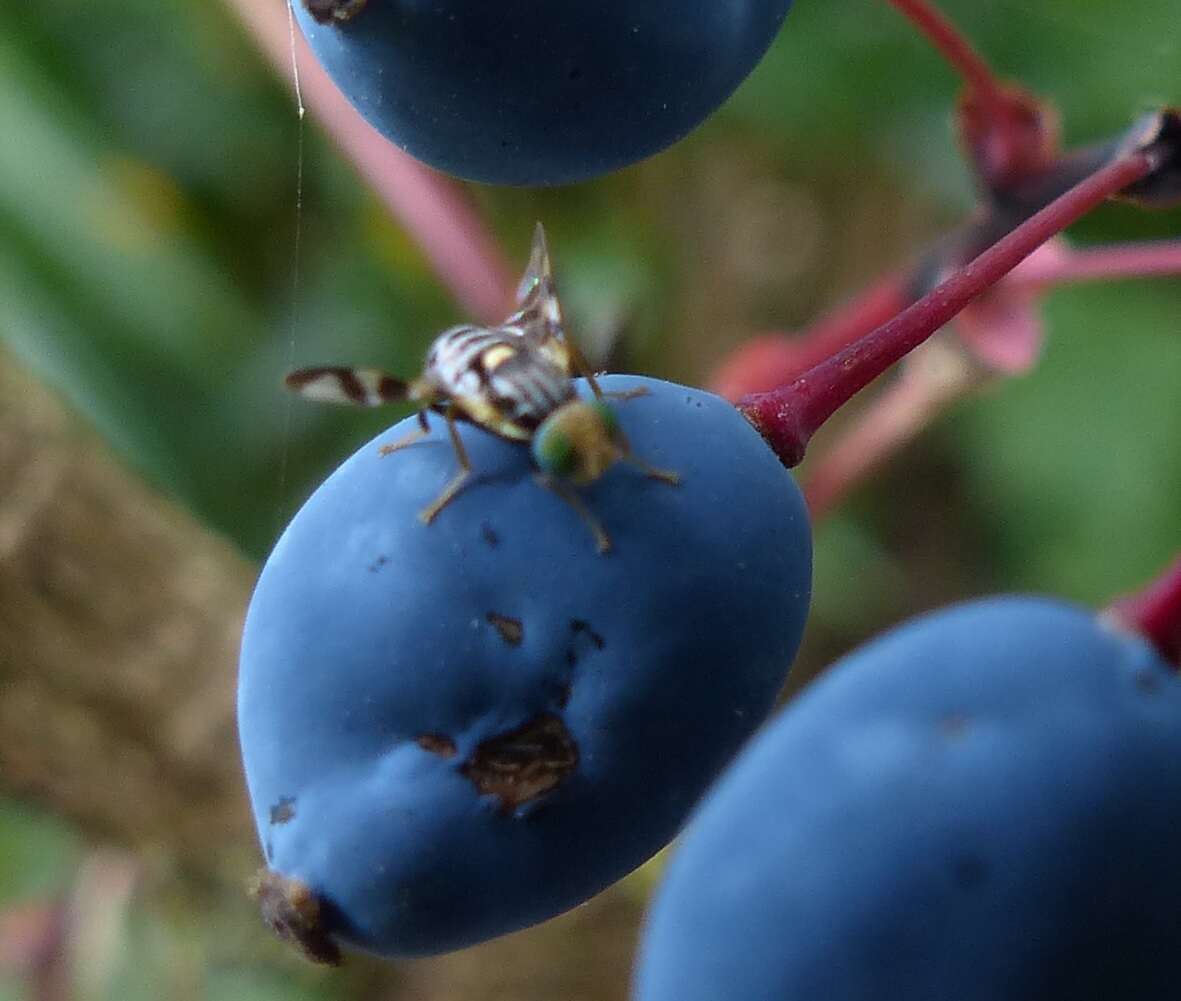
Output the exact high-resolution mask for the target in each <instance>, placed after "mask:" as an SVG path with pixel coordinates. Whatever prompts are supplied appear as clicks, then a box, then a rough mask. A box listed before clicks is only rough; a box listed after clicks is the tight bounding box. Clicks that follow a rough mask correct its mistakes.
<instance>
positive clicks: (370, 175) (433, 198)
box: [226, 0, 515, 323]
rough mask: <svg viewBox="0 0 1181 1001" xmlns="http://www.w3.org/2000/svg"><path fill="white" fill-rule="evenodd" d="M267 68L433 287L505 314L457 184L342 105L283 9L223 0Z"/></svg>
mask: <svg viewBox="0 0 1181 1001" xmlns="http://www.w3.org/2000/svg"><path fill="white" fill-rule="evenodd" d="M226 2H227V3H228V4H229V6H230V8H231V9H232V10H234V11H235V12H236V13H237V15H238V17H239V18H240V19H241V20H242V21H243V23H244V24H245V25H246V27H247V28H248V29H249V30H250V32H251V34H253V35H254V37H255V39H256V40H257V42H258V44H259V46H260V47H261V48H262V50H263V51H264V52H265V53H266V55H267V57H268V59H269V60H270V62H271V63H272V64H273V66H274V67H275V69H276V70H277V71H278V72H279V73H280V74H281V75H282V76H284V77H286V78H287V79H289V80H292V81H293V82H294V76H293V66H292V47H293V44H294V48H295V50H296V53H297V54H296V57H295V58H296V60H297V63H298V72H299V90H300V93H301V94H302V97H303V100H304V101H305V102H306V103H307V105H308V107H309V108H311V110H312V111H313V112H314V113H315V115H316V117H317V118H318V119H319V120H320V122H321V124H322V125H323V126H324V128H325V129H326V130H327V132H328V133H329V134H330V135H331V136H332V138H333V139H334V140H335V141H336V143H337V145H338V146H339V147H340V148H341V150H342V151H343V152H344V153H345V155H346V156H347V157H349V159H351V160H352V161H353V163H354V165H355V166H356V168H357V170H358V171H359V172H360V174H361V176H362V177H363V178H365V180H366V181H368V183H369V184H370V185H371V186H372V187H373V189H374V191H375V192H376V193H377V195H378V197H379V198H380V199H381V200H382V201H383V202H384V203H385V204H386V206H387V207H388V208H389V210H390V211H391V213H392V214H393V215H394V217H395V218H397V219H398V220H399V222H401V224H402V225H403V226H404V227H405V228H406V230H407V231H408V232H410V233H411V234H412V235H413V237H414V239H415V240H416V241H417V242H418V244H419V246H420V247H422V250H423V252H424V253H425V254H426V256H427V258H428V260H429V261H430V262H431V266H432V268H433V269H434V271H435V273H436V274H437V275H438V276H439V280H440V281H441V282H442V283H443V284H444V285H445V286H446V287H447V288H448V289H449V290H450V291H451V294H452V295H454V296H455V298H456V300H457V301H458V302H459V303H460V304H461V305H462V306H463V307H464V309H465V310H466V311H467V312H468V313H469V314H470V315H471V316H472V317H474V318H475V319H477V320H479V321H482V322H485V323H495V322H498V321H500V320H501V319H503V318H504V316H505V314H506V313H507V312H509V311H510V309H511V307H512V301H513V291H514V288H515V282H514V280H513V277H512V272H511V271H510V269H509V267H508V266H507V264H506V262H505V258H504V255H503V253H502V252H501V250H500V247H499V245H498V243H497V241H496V239H495V237H494V236H493V235H492V233H491V232H490V231H489V230H488V228H487V227H486V226H485V225H484V223H483V221H482V220H481V219H480V216H479V214H478V213H477V212H476V210H475V209H474V207H473V206H472V205H471V203H470V202H469V201H468V200H467V198H466V197H465V195H464V194H463V192H462V190H461V189H460V188H459V186H458V185H456V184H454V183H453V182H451V181H449V180H448V179H446V178H444V177H443V176H442V175H441V174H438V173H436V172H434V171H433V170H431V169H430V168H428V167H425V166H423V165H422V164H421V163H419V162H418V161H417V160H414V159H412V158H411V157H409V156H407V155H406V154H405V153H403V152H402V151H401V150H399V149H398V148H397V147H396V146H394V145H393V144H392V143H390V142H388V141H387V140H386V139H384V138H382V136H381V135H379V134H378V133H377V132H376V131H374V129H373V128H371V127H370V126H369V124H368V123H367V122H366V121H365V120H364V119H363V118H362V117H361V116H360V114H358V113H357V111H356V110H355V109H354V108H353V107H352V105H350V104H349V103H348V101H347V100H345V98H344V96H343V95H342V94H341V93H340V91H339V90H337V89H336V86H335V85H334V84H333V83H332V81H331V80H330V79H329V77H328V74H327V73H326V72H325V71H324V69H323V68H322V67H321V66H320V64H319V62H318V61H317V60H316V59H315V57H314V56H313V55H312V54H311V52H310V50H309V49H308V47H307V43H306V42H305V41H304V39H303V36H302V35H300V34H299V31H298V29H296V37H295V39H294V43H293V40H292V37H291V24H290V21H289V20H288V15H287V12H286V3H282V2H277V0H265V2H264V0H226Z"/></svg>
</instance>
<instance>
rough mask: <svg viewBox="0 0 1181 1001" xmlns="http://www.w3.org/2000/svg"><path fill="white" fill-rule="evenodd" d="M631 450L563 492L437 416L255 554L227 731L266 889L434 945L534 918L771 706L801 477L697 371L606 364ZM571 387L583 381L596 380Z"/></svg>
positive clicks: (794, 602) (624, 844) (655, 819)
mask: <svg viewBox="0 0 1181 1001" xmlns="http://www.w3.org/2000/svg"><path fill="white" fill-rule="evenodd" d="M602 386H603V389H604V390H605V391H606V392H608V393H612V392H616V393H618V392H619V391H626V390H630V389H637V388H640V387H643V388H645V389H647V393H646V394H645V395H642V396H638V397H636V398H631V399H623V400H620V401H619V402H617V403H615V405H614V412H615V414H616V415H617V417H618V420H619V424H620V426H621V430H622V433H624V434H626V435H627V438H628V440H629V441H630V442H631V444H632V445H633V446H634V448H635V451H636V454H637V455H642V456H643V457H644V459H646V460H650V461H651V462H653V463H658V464H659V465H660V466H662V467H665V468H668V469H673V470H676V472H677V473H678V474H679V477H680V483H679V484H678V485H676V486H671V485H670V484H668V483H665V482H659V481H657V480H654V479H652V478H651V477H649V476H646V475H645V474H644V472H643V470H642V469H638V468H635V467H633V466H631V465H628V464H627V463H624V462H621V463H617V464H616V465H615V466H613V467H612V468H611V469H610V470H609V471H608V472H607V473H606V474H605V475H603V476H602V477H601V478H600V479H599V480H597V481H596V482H595V483H594V484H592V485H590V486H588V487H585V488H582V489H580V490H579V491H578V497H579V499H580V501H581V503H583V504H584V505H585V507H586V508H587V510H588V511H589V512H590V513H591V514H593V516H594V518H595V519H596V520H597V521H599V522H600V523H601V524H602V525H603V526H604V528H605V529H606V530H607V531H608V532H609V533H610V536H611V540H612V549H611V551H610V552H609V553H606V554H603V553H600V552H599V551H598V550H597V548H596V546H595V541H594V537H593V535H592V534H591V532H589V531H588V529H587V524H586V522H585V520H584V518H582V517H580V514H579V511H578V510H577V509H576V508H575V507H574V506H573V505H571V504H570V503H568V502H567V501H566V500H564V499H563V498H562V497H560V496H558V495H556V494H555V493H553V492H551V491H550V490H547V489H546V488H545V487H543V486H541V485H540V484H539V483H538V482H536V481H535V479H534V471H533V467H532V465H531V462H530V450H529V447H528V445H527V443H526V444H523V443H519V442H509V441H505V440H503V439H501V438H497V437H496V436H494V435H492V434H490V433H489V432H487V431H485V430H483V429H481V428H478V427H474V426H472V425H470V424H461V425H459V426H458V430H459V433H460V436H461V438H462V441H463V444H464V447H465V449H466V452H467V454H468V456H469V457H470V460H471V465H472V469H473V471H474V473H473V477H472V479H471V481H470V482H468V483H467V484H466V485H465V486H464V488H463V489H462V490H461V491H460V492H459V493H458V494H457V495H456V496H455V498H454V499H453V500H452V501H451V502H450V503H448V504H447V505H446V507H444V508H443V509H442V510H441V511H439V512H438V514H437V516H436V517H435V518H434V520H433V521H432V522H431V523H430V524H429V525H427V524H423V522H422V521H421V520H420V518H419V512H420V511H421V510H422V509H423V507H424V506H425V505H426V504H428V503H429V502H430V501H431V500H432V499H433V498H435V497H436V496H437V494H438V493H439V490H440V488H441V487H442V486H443V485H444V484H445V483H447V482H448V481H449V480H450V479H451V478H452V476H453V475H454V473H455V468H456V453H455V450H454V449H453V447H452V445H451V442H450V440H449V439H448V436H447V432H446V430H445V429H444V427H443V422H442V421H441V420H440V419H438V418H437V417H436V418H435V419H434V422H433V424H432V431H431V434H430V436H429V437H428V438H426V439H425V440H423V441H421V442H418V443H416V444H414V445H411V446H409V447H407V448H404V449H402V450H400V451H398V452H395V453H393V454H391V455H386V456H382V455H380V454H379V445H380V444H382V443H384V442H386V441H389V440H393V439H397V438H399V437H400V436H401V435H402V434H404V433H405V431H406V430H408V429H409V428H411V427H413V426H415V424H414V422H413V420H407V421H404V422H402V424H400V425H399V426H397V427H394V428H392V429H391V430H390V431H389V432H388V433H386V434H383V435H382V436H381V437H380V438H378V439H377V440H376V441H374V442H372V443H370V444H367V445H365V446H364V447H363V448H362V449H361V450H360V451H358V452H357V453H356V454H355V455H354V456H353V457H352V458H351V459H349V460H348V461H347V462H345V464H344V465H343V466H341V468H340V469H338V470H337V471H336V472H335V473H334V474H333V475H332V476H331V477H329V479H328V480H327V481H326V482H325V483H324V484H323V485H322V486H321V487H320V488H319V489H318V490H317V491H316V493H315V494H314V495H313V496H312V497H311V499H310V500H309V501H308V502H307V504H306V505H305V506H304V508H303V509H302V510H301V511H300V512H299V513H298V514H297V515H296V516H295V518H294V520H293V521H292V523H291V525H290V526H289V527H288V529H287V530H286V532H285V533H284V535H283V537H282V538H281V539H280V541H279V542H278V544H277V545H276V547H275V550H274V552H273V553H272V555H271V557H270V559H269V560H268V562H267V564H266V567H265V568H264V570H263V573H262V576H261V578H260V580H259V583H258V587H257V590H256V592H255V595H254V598H253V601H252V603H251V607H250V611H249V615H248V617H247V622H246V630H245V636H244V640H243V648H242V666H241V679H240V689H239V726H240V732H241V741H242V751H243V757H244V760H245V766H246V774H247V779H248V782H249V786H250V794H251V798H252V801H253V805H254V811H255V818H256V822H257V826H258V831H259V836H260V839H261V841H262V843H263V846H264V852H265V856H266V859H267V863H268V866H269V870H270V871H269V872H268V873H267V874H266V875H265V876H264V877H263V879H262V884H261V886H260V896H261V897H262V899H263V904H264V909H265V910H266V912H267V914H268V917H269V919H270V920H271V921H272V923H274V924H275V925H276V926H277V927H279V929H280V930H282V931H283V932H284V933H286V934H289V935H291V936H293V937H297V938H299V939H300V940H301V942H302V944H303V945H304V947H305V949H307V950H308V951H309V952H310V953H311V954H313V955H317V956H319V957H320V958H322V959H326V960H329V961H331V960H332V959H334V958H335V953H336V947H337V943H343V944H346V945H348V944H351V945H353V946H356V947H359V948H361V949H366V950H371V951H374V952H378V953H384V954H390V955H412V954H424V953H433V952H440V951H443V950H447V949H453V948H458V947H460V946H463V945H467V944H470V943H474V942H477V941H480V940H483V939H486V938H490V937H493V936H495V935H499V934H502V933H504V932H508V931H512V930H515V929H518V928H521V927H524V926H526V925H529V924H532V923H534V922H537V921H541V920H543V919H544V918H547V917H550V916H552V915H554V914H556V913H559V912H560V911H562V910H565V909H567V908H569V907H572V906H574V905H575V904H577V903H579V902H581V901H582V900H585V899H586V898H587V897H589V896H591V895H592V894H594V893H595V892H597V891H599V890H600V889H602V888H603V887H605V886H607V885H608V884H610V883H611V882H613V881H615V880H616V879H618V878H619V877H620V876H622V875H624V874H625V873H626V872H628V871H629V870H630V869H632V868H633V867H635V866H636V865H638V864H640V863H641V862H643V861H644V860H645V859H646V858H648V857H649V856H650V855H652V853H653V852H655V851H656V850H657V849H658V848H660V847H661V845H663V844H664V843H665V842H666V841H667V840H668V839H669V838H670V837H671V836H672V835H673V834H674V833H675V831H676V830H677V828H678V827H679V826H680V824H681V822H682V821H683V819H684V817H685V816H686V815H687V812H688V811H689V809H690V808H691V807H692V806H693V804H694V803H695V802H696V801H697V799H698V798H699V796H700V794H701V792H702V791H703V789H704V788H705V787H706V785H707V784H708V783H709V782H710V781H711V779H712V778H713V777H714V776H715V775H716V773H717V772H718V770H719V769H720V768H721V767H722V766H723V765H724V764H725V762H726V761H727V760H728V759H729V757H730V756H731V755H732V754H733V753H734V752H735V751H736V749H737V748H738V746H739V745H740V744H741V743H742V741H743V740H744V739H745V738H746V737H747V736H748V735H749V734H750V732H751V731H752V730H753V729H754V728H755V726H757V725H758V723H759V722H760V721H761V720H762V719H763V718H764V717H765V715H766V713H767V712H768V711H769V709H770V707H771V705H772V703H773V700H774V698H775V695H776V693H777V692H778V690H779V688H780V686H781V684H782V681H783V677H784V674H785V672H786V670H787V667H788V665H789V664H790V662H791V659H792V657H793V655H794V653H795V650H796V646H797V644H798V641H799V636H800V632H801V629H802V626H803V622H804V617H805V614H806V610H807V604H808V594H809V581H810V532H809V527H808V522H807V515H806V512H805V510H804V506H803V502H802V499H801V497H800V494H799V491H798V490H797V488H796V486H795V483H794V481H793V480H792V478H791V476H790V475H789V474H788V472H787V471H786V470H785V469H784V468H783V467H782V465H781V464H780V462H779V461H778V459H777V458H776V457H775V456H774V454H773V453H772V452H771V451H770V449H768V448H767V446H766V445H765V444H764V442H763V440H762V439H761V438H760V437H759V435H758V434H757V433H756V432H755V431H754V430H753V428H751V426H750V425H749V424H748V423H747V422H746V420H745V419H743V417H742V416H741V415H740V414H739V413H738V412H737V411H735V410H734V409H733V408H732V407H731V406H730V405H729V404H727V403H726V402H725V401H723V400H721V399H719V398H718V397H715V396H712V395H710V394H707V393H702V392H699V391H696V390H692V389H686V388H685V387H683V386H676V385H673V384H670V383H665V382H659V381H656V380H651V379H639V378H632V377H620V376H611V377H607V378H605V379H603V380H602ZM582 391H583V392H584V393H585V387H582Z"/></svg>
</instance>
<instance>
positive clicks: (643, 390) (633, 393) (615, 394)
mask: <svg viewBox="0 0 1181 1001" xmlns="http://www.w3.org/2000/svg"><path fill="white" fill-rule="evenodd" d="M603 395H604V396H608V397H610V398H611V399H613V400H622V401H624V402H627V401H628V400H635V399H638V398H639V397H641V396H647V395H648V387H647V386H636V387H635V388H634V389H617V390H614V391H612V392H610V393H604V394H603Z"/></svg>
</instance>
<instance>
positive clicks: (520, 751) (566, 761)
mask: <svg viewBox="0 0 1181 1001" xmlns="http://www.w3.org/2000/svg"><path fill="white" fill-rule="evenodd" d="M577 767H578V746H577V745H576V744H575V743H574V738H573V737H571V736H570V731H569V730H567V729H566V724H565V723H563V722H562V721H561V720H560V719H559V718H558V717H557V716H555V715H553V714H552V713H544V714H542V715H541V716H538V717H536V718H535V719H532V720H530V721H529V722H528V723H526V724H525V725H524V726H522V727H519V728H517V729H516V730H510V731H509V732H508V733H502V734H499V735H498V736H495V737H490V738H489V739H488V740H485V741H484V742H483V743H481V744H480V745H479V747H477V748H476V751H475V753H474V754H473V755H472V756H471V758H470V759H469V760H468V761H466V762H464V764H463V766H462V767H461V768H460V771H461V772H462V773H463V774H464V776H465V777H467V778H469V779H471V781H472V784H473V785H474V786H475V787H476V791H477V792H479V793H480V794H481V795H486V796H495V797H496V798H497V799H499V800H500V809H501V811H502V812H504V813H509V812H511V811H512V810H514V809H516V808H517V807H518V806H521V805H523V804H525V803H531V802H533V801H534V800H537V799H540V798H541V797H542V796H544V795H546V794H547V793H549V792H552V791H553V790H554V789H555V788H557V786H558V785H560V784H561V783H562V782H563V781H564V780H565V779H566V778H567V777H568V776H569V775H570V774H571V773H572V772H573V771H574V769H575V768H577Z"/></svg>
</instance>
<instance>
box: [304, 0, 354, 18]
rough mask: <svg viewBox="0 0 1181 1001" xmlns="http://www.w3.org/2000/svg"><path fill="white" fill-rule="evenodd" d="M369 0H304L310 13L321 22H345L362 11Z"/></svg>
mask: <svg viewBox="0 0 1181 1001" xmlns="http://www.w3.org/2000/svg"><path fill="white" fill-rule="evenodd" d="M367 2H368V0H303V5H304V6H305V7H306V8H307V11H308V13H309V14H311V15H312V17H313V18H314V19H315V20H316V21H318V22H319V23H320V24H343V23H344V22H345V21H351V20H352V19H353V18H354V17H356V16H357V15H358V14H360V13H361V11H362V10H363V9H364V7H365V4H366V3H367Z"/></svg>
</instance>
